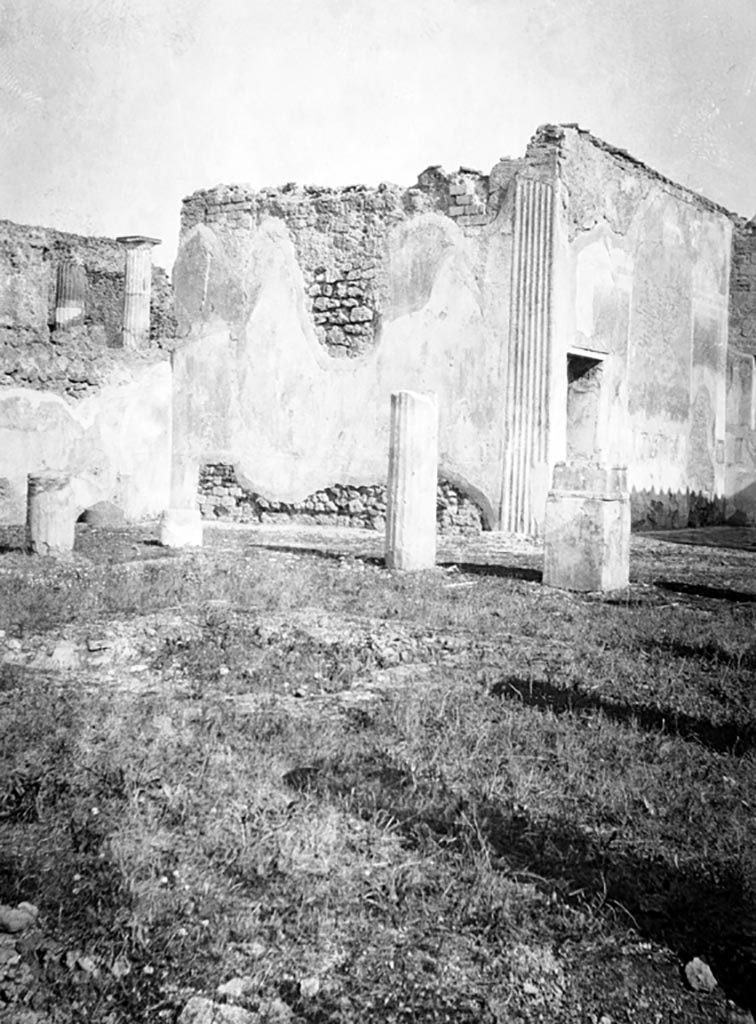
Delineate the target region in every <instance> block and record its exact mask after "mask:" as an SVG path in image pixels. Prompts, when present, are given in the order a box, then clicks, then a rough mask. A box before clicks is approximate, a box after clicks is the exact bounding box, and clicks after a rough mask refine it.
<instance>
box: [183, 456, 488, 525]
mask: <svg viewBox="0 0 756 1024" xmlns="http://www.w3.org/2000/svg"><path fill="white" fill-rule="evenodd" d="M199 507H200V511H201V513H202V518H203V519H209V520H227V521H229V522H237V523H302V524H310V525H319V526H352V527H358V528H364V529H368V530H383V529H384V527H385V525H386V488H385V486H384V485H382V484H372V485H368V486H358V487H352V486H348V485H344V484H332V485H331V486H329V487H325V488H323V489H322V490H320V491H316V492H315V494H311V495H308V497H307V498H305V499H304V501H302V502H299V503H298V504H288V503H286V502H276V501H267V500H266V499H265V498H263V497H261V496H260V495H259V494H255V493H254V492H253V491H249V490H246V489H245V488H244V487H242V485H241V484H240V483H239V481H238V479H237V476H236V472H235V470H234V467H233V466H231V465H228V464H226V463H208V464H207V465H205V466H203V468H202V470H201V472H200V486H199ZM436 525H437V529H438V531H439V533H444V534H478V533H480V532H481V531H482V530H483V529H484V526H483V515H482V512H481V510H480V509H479V508H478V506H477V505H476V504H475V502H474V501H473V500H472V499H471V498H470V497H468V495H466V494H465V493H464V492H463V491H461V490H460V489H459V488H457V487H455V486H454V485H453V484H452V483H450V482H449V481H448V480H439V482H438V489H437V492H436Z"/></svg>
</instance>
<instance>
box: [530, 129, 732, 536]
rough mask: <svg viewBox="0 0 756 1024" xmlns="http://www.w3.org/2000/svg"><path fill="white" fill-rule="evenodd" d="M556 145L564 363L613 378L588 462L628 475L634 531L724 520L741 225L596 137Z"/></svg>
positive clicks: (566, 132) (604, 383) (577, 133)
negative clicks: (570, 359) (732, 277)
mask: <svg viewBox="0 0 756 1024" xmlns="http://www.w3.org/2000/svg"><path fill="white" fill-rule="evenodd" d="M550 131H551V135H550V138H551V140H552V145H553V146H555V147H556V148H557V154H558V173H559V180H560V229H559V230H560V235H559V239H558V244H557V257H556V258H557V261H558V263H559V269H558V274H557V277H558V285H557V287H558V290H559V297H558V301H557V312H558V315H557V317H556V322H557V325H558V331H559V346H558V350H561V352H562V353H563V355H562V356H561V357H560V358H565V355H569V353H570V352H573V353H578V354H582V355H583V356H586V357H592V358H593V359H594V360H595V364H596V365H597V366H598V367H599V368H600V370H599V372H600V374H601V378H602V379H601V387H600V398H599V406H600V407H599V408H597V422H598V424H599V429H597V430H596V431H595V432H594V442H593V446H592V448H593V450H591V451H586V452H585V453H584V455H585V457H586V458H589V459H591V458H592V459H594V460H596V461H600V462H604V463H606V464H609V465H612V464H614V465H627V466H628V468H629V483H630V487H631V489H632V494H633V521H634V525H635V526H636V527H642V526H651V527H663V526H686V525H688V524H689V523H690V524H691V525H693V524H697V523H701V522H707V521H718V520H721V518H722V516H723V514H724V494H725V486H726V483H725V431H726V415H725V410H726V399H725V366H726V351H727V329H728V298H729V295H728V291H729V274H730V245H731V236H732V220H731V216H730V215H729V214H728V213H727V211H725V210H723V209H722V208H721V207H718V206H717V205H716V204H714V203H712V202H710V201H708V200H706V199H704V198H702V197H700V196H698V195H697V194H696V193H692V192H690V191H689V190H687V189H685V188H683V187H682V186H679V185H676V184H675V183H673V182H670V181H668V180H667V179H665V178H664V177H662V176H661V175H658V174H656V173H655V172H653V171H651V170H650V169H649V168H647V167H645V166H644V165H643V164H641V163H640V162H639V161H637V160H634V159H633V158H631V157H629V156H628V155H627V154H626V153H624V152H622V151H620V150H617V149H615V148H614V147H611V146H608V145H607V144H605V143H602V142H601V141H600V140H597V139H594V138H593V137H592V136H590V135H589V134H588V133H587V132H583V131H581V130H579V129H577V128H574V127H571V126H566V127H563V128H561V129H551V130H550ZM562 381H563V383H562V386H563V387H566V381H565V379H564V378H562ZM562 415H563V419H562V422H561V424H559V423H558V422H557V424H556V425H557V427H561V429H563V431H564V436H565V441H566V446H568V445H569V439H570V432H571V431H572V430H573V429H574V426H575V425H574V424H572V423H570V421H569V419H568V417H567V416H566V415H565V414H562Z"/></svg>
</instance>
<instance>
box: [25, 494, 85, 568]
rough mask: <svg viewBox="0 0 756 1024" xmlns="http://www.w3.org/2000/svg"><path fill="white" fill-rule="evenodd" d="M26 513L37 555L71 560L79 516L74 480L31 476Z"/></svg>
mask: <svg viewBox="0 0 756 1024" xmlns="http://www.w3.org/2000/svg"><path fill="white" fill-rule="evenodd" d="M26 510H27V511H26V522H27V528H28V534H29V546H30V549H31V551H32V552H33V554H35V555H52V556H54V557H56V558H66V557H70V556H71V554H72V552H73V546H74V537H75V531H76V516H77V508H76V504H75V502H74V495H73V490H72V488H71V478H70V477H68V476H63V475H53V474H46V475H39V476H32V475H30V476H29V477H28V479H27V500H26Z"/></svg>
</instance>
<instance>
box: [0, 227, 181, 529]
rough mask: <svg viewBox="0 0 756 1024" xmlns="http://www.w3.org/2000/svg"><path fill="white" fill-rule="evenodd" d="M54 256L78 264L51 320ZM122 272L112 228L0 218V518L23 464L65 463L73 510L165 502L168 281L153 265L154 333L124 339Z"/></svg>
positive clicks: (16, 514) (148, 509)
mask: <svg viewBox="0 0 756 1024" xmlns="http://www.w3.org/2000/svg"><path fill="white" fill-rule="evenodd" d="M61 263H63V265H64V266H69V265H71V266H74V267H75V268H76V270H75V274H76V275H77V280H78V281H79V282H80V283H81V284H82V285H83V284H84V278H83V274H85V275H86V284H85V288H83V289H82V292H83V298H84V312H83V315H82V316H78V315H77V316H76V317H75V318H74V319H72V320H71V321H70V322H68V323H67V324H66V325H65V326H56V324H55V319H56V318H55V309H56V286H57V279H58V268H59V265H60V264H61ZM79 268H83V274H82V273H81V270H80V269H79ZM124 273H125V252H124V248H123V246H122V245H120V244H119V243H117V242H115V241H113V240H112V239H107V238H85V237H82V236H80V235H73V234H68V233H64V232H59V231H54V230H52V229H49V228H39V227H27V226H24V225H19V224H12V223H10V222H9V221H2V222H0V522H2V523H21V522H23V521H24V519H25V516H26V481H27V476H28V474H30V473H40V472H58V473H65V474H70V475H71V476H72V478H73V488H74V493H75V495H76V500H77V502H78V503H79V505H80V509H81V510H83V509H84V508H86V507H88V506H89V505H92V504H94V503H95V502H97V501H101V500H108V501H113V502H115V503H116V504H117V505H119V507H121V508H122V509H123V511H124V512H125V513H126V514H127V515H129V516H130V517H132V518H139V517H141V516H144V515H157V514H158V513H159V512H160V511H161V510H162V509H163V508H165V507H166V505H167V503H168V491H169V479H170V438H171V404H172V397H171V371H170V363H169V353H168V351H167V350H166V349H165V348H164V347H163V346H164V345H167V344H168V343H169V339H170V337H171V335H173V334H175V318H174V314H173V294H172V287H171V283H170V281H169V279H168V276H167V274H166V273H165V271H163V270H161V269H160V268H157V267H156V268H154V270H153V294H152V318H151V319H152V324H151V333H152V335H153V339H154V345H153V347H151V349H150V350H148V351H145V352H133V351H130V350H124V349H122V348H120V347H116V346H118V345H120V331H121V320H122V310H123V291H124Z"/></svg>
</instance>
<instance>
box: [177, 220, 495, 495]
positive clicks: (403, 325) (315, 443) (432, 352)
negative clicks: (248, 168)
mask: <svg viewBox="0 0 756 1024" xmlns="http://www.w3.org/2000/svg"><path fill="white" fill-rule="evenodd" d="M431 228H432V229H433V233H434V236H435V235H437V232H438V231H439V229H440V230H442V231H443V232H444V234H445V237H446V238H447V240H448V244H447V245H446V246H442V245H438V244H436V245H435V246H434V247H433V251H432V256H433V259H434V260H435V261H436V262H435V263H433V265H432V266H431V268H430V270H431V272H432V281H433V284H432V287H431V289H430V295H429V297H428V299H427V301H426V302H425V304H424V305H423V306H422V307H421V308H419V309H417V310H415V311H413V312H410V313H403V314H402V313H399V314H398V315H396V316H391V315H390V311H389V313H387V314H386V315H385V316H384V319H383V325H382V334H381V338H380V341H379V343H378V345H377V347H376V348H375V349H374V350H373V351H371V352H370V353H369V354H368V355H367V356H364V357H362V358H359V359H341V360H339V359H334V358H332V357H331V356H329V354H328V353H327V352H326V351H325V350H324V349H323V348H322V346H321V345H320V344H319V342H318V340H317V338H316V337H315V333H314V330H313V327H312V325H311V321H310V318H309V314H308V312H307V310H306V305H305V294H304V286H303V280H302V274H301V271H300V269H299V266H298V264H297V261H296V257H295V253H294V250H293V247H292V243H291V240H290V238H289V236H288V233H287V231H286V228H285V226H284V225H283V224H282V223H281V222H280V221H277V220H275V219H272V218H270V219H268V220H265V221H264V222H263V223H262V225H261V226H260V228H259V230H258V231H257V232H256V233H255V234H251V235H250V237H249V242H248V245H249V249H248V251H247V256H246V259H245V260H244V265H245V266H246V268H247V274H248V276H247V279H246V280H244V281H243V282H241V283H242V285H243V292H244V294H245V295H246V300H245V301H246V307H245V311H244V317H243V319H242V320H241V322H239V323H238V324H230V323H228V322H224V321H223V320H221V319H219V318H217V317H213V316H212V315H208V316H207V317H206V319H204V320H200V321H197V320H195V322H194V323H193V325H192V330H191V333H190V336H189V338H188V340H187V343H186V344H185V346H184V347H183V348H181V349H180V350H179V351H177V352H176V353H175V354H174V377H175V382H176V392H175V394H176V404H175V405H174V437H175V447H174V474H173V475H174V482H175V481H177V480H178V481H180V480H185V481H187V484H186V486H187V487H188V486H189V485H190V482H191V480H192V475H191V474H186V473H185V472H183V470H182V469H181V466H182V465H186V464H187V463H189V464H191V463H192V462H193V461H194V462H195V463H199V462H201V461H203V460H206V459H210V458H217V459H224V460H226V461H230V462H234V463H235V464H236V467H237V472H238V473H239V475H240V476H241V477H242V478H243V480H244V483H245V485H246V486H248V487H250V488H251V489H253V490H255V491H257V492H259V493H261V494H262V495H264V496H266V497H269V498H271V499H275V500H281V501H299V500H301V499H303V498H304V497H305V496H307V495H308V494H310V493H312V492H313V491H315V490H317V489H318V488H320V487H323V486H327V485H328V484H329V483H332V482H340V483H344V484H359V483H378V482H385V481H386V473H387V464H386V452H387V450H388V431H389V399H390V395H391V393H392V392H394V391H399V390H415V391H433V392H436V394H437V395H438V406H439V419H440V424H439V435H440V453H439V470H440V472H442V473H444V474H445V475H448V476H449V478H450V479H455V478H456V479H458V480H460V481H461V482H464V483H469V484H472V485H473V487H474V488H475V489H477V491H478V492H479V495H478V496H479V497H481V498H482V501H483V504H484V505H485V504H486V503H487V504H488V508H489V511H490V509H491V508H492V507H493V496H494V495H497V494H498V493H499V487H500V479H501V465H502V437H501V424H502V417H503V411H504V410H503V403H504V387H503V379H502V372H503V371H502V365H501V364H502V360H501V346H502V342H503V341H505V340H506V330H505V328H506V320H505V317H506V315H507V313H508V294H507V293H506V289H504V294H503V295H502V294H501V291H502V289H501V266H502V264H503V263H505V261H506V255H505V252H504V248H505V247H504V245H503V243H502V235H501V233H500V232H499V234H498V235H494V236H492V239H491V240H490V242H489V243H488V248H487V249H486V250H484V251H483V253H481V251H480V249H479V248H476V247H475V246H474V245H473V243H472V242H471V241H470V240H469V239H466V238H465V237H464V236H463V235H462V233H461V232H460V230H459V229H458V228H457V227H456V226H455V225H454V224H453V223H452V222H451V221H449V220H448V219H446V218H443V217H440V216H438V215H424V216H422V217H418V218H417V222H411V224H410V225H406V224H405V225H403V227H402V231H401V245H403V246H404V245H407V244H408V242H407V234H408V232H410V233H411V232H413V231H414V232H416V233H418V237H417V238H416V239H415V245H416V246H417V247H418V248H421V243H422V238H423V233H424V231H426V230H429V229H431ZM202 232H203V233H204V235H205V236H206V235H207V232H208V229H207V228H204V227H203V228H202ZM198 237H199V241H201V240H202V235H199V236H198V233H197V232H196V231H195V232H194V233H193V234H192V235H190V236H189V237H188V238H187V239H186V240H185V242H184V248H186V249H191V248H194V249H195V251H196V247H197V242H198ZM390 244H391V242H390ZM395 244H397V245H399V244H400V243H399V242H398V241H396V242H395ZM213 249H214V250H216V251H217V244H216V243H213ZM211 251H212V250H211ZM481 256H483V258H481ZM390 258H391V257H390V254H389V259H390ZM429 258H430V257H429ZM229 262H230V261H229ZM215 265H216V267H217V263H216V264H215ZM177 270H178V277H179V278H181V277H182V275H183V279H184V280H185V282H186V283H185V286H184V287H185V288H189V287H190V285H191V280H192V277H191V274H187V273H186V268H182V267H181V255H179V262H178V265H177ZM196 277H197V282H196V283H197V290H198V291H199V292H201V291H202V288H203V287H204V283H205V279H206V275H205V273H204V268H203V266H202V265H201V262H200V261H197V268H196ZM504 280H506V278H504ZM216 287H217V286H216ZM228 287H229V289H231V288H238V287H239V282H238V281H231V282H229V285H228ZM497 289H498V291H497ZM178 299H179V302H181V295H179V296H178ZM213 305H215V306H216V307H217V306H222V305H223V300H222V297H220V298H218V299H216V301H215V303H214V302H213V297H212V295H210V296H208V302H207V308H208V309H211V308H212V307H213ZM232 332H233V333H232ZM177 462H178V463H180V464H181V465H180V466H179V467H177V466H176V463H177ZM195 486H196V485H195ZM193 497H194V496H193V495H192V498H193ZM189 498H190V496H189V494H188V493H187V494H183V495H181V494H179V493H176V492H174V494H173V497H172V503H173V504H175V505H187V504H189Z"/></svg>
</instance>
